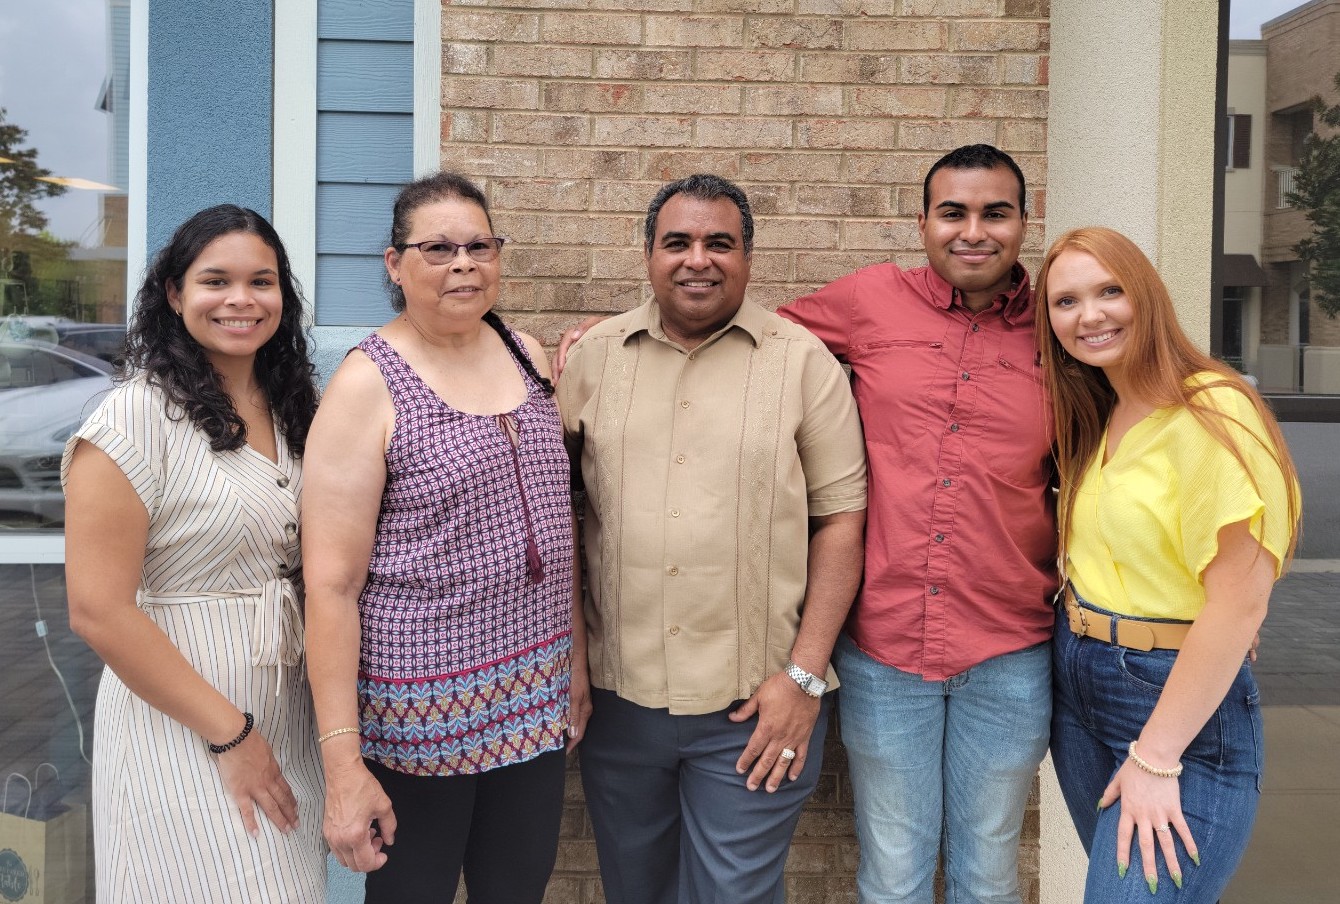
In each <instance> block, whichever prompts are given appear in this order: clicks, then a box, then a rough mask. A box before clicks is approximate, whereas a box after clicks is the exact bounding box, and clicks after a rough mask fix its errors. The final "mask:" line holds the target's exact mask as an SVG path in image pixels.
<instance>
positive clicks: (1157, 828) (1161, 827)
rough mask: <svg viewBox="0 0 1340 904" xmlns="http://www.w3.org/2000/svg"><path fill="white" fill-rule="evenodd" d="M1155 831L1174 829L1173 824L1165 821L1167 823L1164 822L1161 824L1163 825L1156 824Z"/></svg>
mask: <svg viewBox="0 0 1340 904" xmlns="http://www.w3.org/2000/svg"><path fill="white" fill-rule="evenodd" d="M1154 831H1155V832H1171V831H1172V826H1171V825H1169V824H1168V823H1166V822H1165V823H1164V824H1163V825H1161V826H1154Z"/></svg>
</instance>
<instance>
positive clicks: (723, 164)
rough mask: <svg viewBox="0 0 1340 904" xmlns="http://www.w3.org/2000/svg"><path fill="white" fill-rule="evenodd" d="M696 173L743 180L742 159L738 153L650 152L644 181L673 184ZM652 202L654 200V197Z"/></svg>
mask: <svg viewBox="0 0 1340 904" xmlns="http://www.w3.org/2000/svg"><path fill="white" fill-rule="evenodd" d="M694 173H715V174H716V175H718V176H724V177H725V178H727V179H736V178H738V177H739V176H740V156H739V154H738V153H736V152H734V151H708V150H698V149H690V150H685V151H655V150H649V151H648V152H647V155H646V161H645V163H644V165H643V167H642V170H641V176H642V178H644V179H656V180H659V182H671V181H673V180H675V179H682V178H684V177H685V176H692V175H693V174H694ZM648 200H651V198H650V196H648Z"/></svg>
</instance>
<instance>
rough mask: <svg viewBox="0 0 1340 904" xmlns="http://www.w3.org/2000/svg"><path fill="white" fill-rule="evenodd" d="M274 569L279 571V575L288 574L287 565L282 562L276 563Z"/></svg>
mask: <svg viewBox="0 0 1340 904" xmlns="http://www.w3.org/2000/svg"><path fill="white" fill-rule="evenodd" d="M275 568H277V569H279V573H280V574H288V565H287V564H286V563H284V562H276V563H275Z"/></svg>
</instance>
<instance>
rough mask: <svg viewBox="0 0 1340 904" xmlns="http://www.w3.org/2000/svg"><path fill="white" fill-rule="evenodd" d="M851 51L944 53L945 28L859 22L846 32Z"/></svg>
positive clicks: (935, 24) (897, 22)
mask: <svg viewBox="0 0 1340 904" xmlns="http://www.w3.org/2000/svg"><path fill="white" fill-rule="evenodd" d="M846 44H847V49H848V50H941V49H943V48H944V47H945V45H946V27H945V25H944V24H942V23H940V22H914V21H906V20H898V19H894V20H884V19H874V20H870V19H867V20H858V21H854V22H851V23H850V24H848V26H847V29H846Z"/></svg>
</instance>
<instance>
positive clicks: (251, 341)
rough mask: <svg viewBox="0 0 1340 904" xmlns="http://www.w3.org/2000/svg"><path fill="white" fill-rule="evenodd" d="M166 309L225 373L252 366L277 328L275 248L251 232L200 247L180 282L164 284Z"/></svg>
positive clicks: (280, 301) (279, 298)
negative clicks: (242, 363)
mask: <svg viewBox="0 0 1340 904" xmlns="http://www.w3.org/2000/svg"><path fill="white" fill-rule="evenodd" d="M167 297H168V304H169V305H171V306H172V310H174V311H176V312H177V313H178V314H179V315H180V316H181V319H182V324H183V325H184V326H185V327H186V331H187V332H188V333H190V334H191V338H193V339H194V340H195V341H196V342H198V343H200V345H201V346H202V347H203V348H204V349H205V354H206V356H207V357H208V358H209V359H210V362H211V363H213V364H214V366H215V367H216V368H218V369H220V370H224V369H225V367H226V365H227V364H228V363H229V362H237V361H239V360H241V359H246V360H247V361H251V360H252V359H254V358H255V356H256V352H257V351H258V350H259V349H260V347H261V346H263V345H264V344H265V343H266V342H269V341H270V338H271V337H272V336H274V334H275V332H276V331H277V330H278V329H279V319H280V315H281V314H282V313H283V310H284V295H283V292H282V291H281V289H280V286H279V263H278V259H277V258H276V256H275V252H274V249H273V248H271V247H270V246H269V245H267V244H266V243H265V242H264V240H262V239H261V237H260V236H258V235H255V234H254V233H250V232H230V233H228V234H226V235H221V236H219V237H218V238H217V239H215V240H214V241H212V242H210V243H209V244H208V245H206V246H205V248H204V250H202V251H201V252H200V254H199V255H197V256H196V259H195V260H194V261H192V262H191V266H190V267H188V268H187V270H186V274H185V275H184V276H183V277H182V280H181V287H180V288H178V287H177V286H176V285H174V284H173V283H172V282H169V283H168V284H167Z"/></svg>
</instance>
